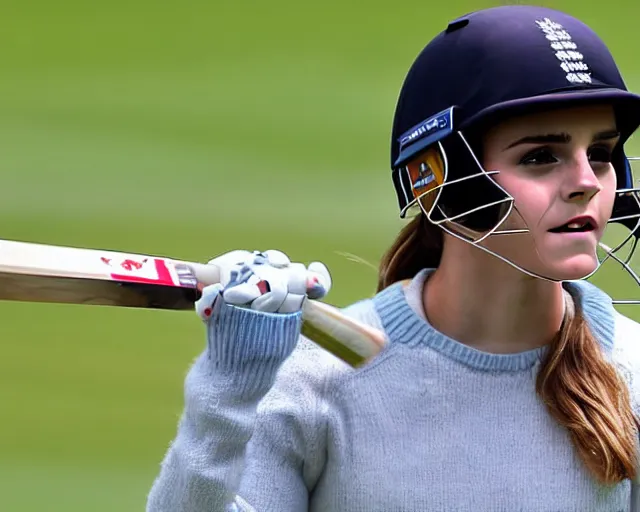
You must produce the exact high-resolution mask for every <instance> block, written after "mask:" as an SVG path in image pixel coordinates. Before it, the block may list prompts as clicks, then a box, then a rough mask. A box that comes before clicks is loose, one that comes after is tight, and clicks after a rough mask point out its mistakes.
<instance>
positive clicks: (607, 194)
mask: <svg viewBox="0 0 640 512" xmlns="http://www.w3.org/2000/svg"><path fill="white" fill-rule="evenodd" d="M600 185H601V186H602V190H601V191H600V194H599V195H600V203H601V207H602V213H603V214H605V215H606V216H607V217H609V216H611V212H612V210H613V203H614V202H615V199H616V189H617V178H616V173H615V171H614V170H613V168H612V169H611V171H610V172H608V173H607V174H606V175H605V176H603V177H602V179H601V180H600Z"/></svg>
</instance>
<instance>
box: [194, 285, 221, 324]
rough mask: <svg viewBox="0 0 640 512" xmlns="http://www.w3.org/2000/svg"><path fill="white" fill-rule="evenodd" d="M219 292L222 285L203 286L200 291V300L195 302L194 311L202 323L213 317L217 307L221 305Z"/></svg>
mask: <svg viewBox="0 0 640 512" xmlns="http://www.w3.org/2000/svg"><path fill="white" fill-rule="evenodd" d="M221 292H222V285H221V284H219V283H218V284H212V285H210V286H205V287H204V288H203V289H202V294H201V295H200V298H199V299H198V300H197V301H196V302H195V310H196V314H197V315H198V316H199V317H200V319H201V320H202V321H203V322H205V323H207V322H208V321H209V320H210V319H211V317H212V316H213V315H214V313H215V311H216V310H217V307H219V306H220V304H221V303H222V300H221V298H220V294H221ZM216 306H217V307H216Z"/></svg>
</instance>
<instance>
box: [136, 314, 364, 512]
mask: <svg viewBox="0 0 640 512" xmlns="http://www.w3.org/2000/svg"><path fill="white" fill-rule="evenodd" d="M369 310H370V308H369V307H367V306H366V305H364V304H361V305H352V306H350V307H349V308H347V309H346V310H343V311H344V312H345V314H348V315H349V316H353V317H360V318H359V319H361V320H362V321H364V322H366V323H371V321H370V320H368V319H367V318H366V315H365V316H364V317H363V315H362V314H358V313H359V312H362V311H365V312H367V313H369ZM212 318H219V321H217V322H215V321H212V322H211V324H210V325H208V327H207V337H208V348H207V350H205V351H204V352H203V353H202V354H201V355H200V356H199V357H198V359H197V360H196V362H195V363H194V364H193V366H192V367H191V369H190V371H189V373H188V375H187V378H186V379H185V405H184V411H183V414H182V417H181V419H180V422H179V425H178V432H177V435H176V437H175V439H174V441H173V442H172V443H171V445H170V447H169V449H168V452H167V453H166V455H165V457H164V460H163V462H162V465H161V469H160V473H159V475H158V476H157V478H156V480H155V482H154V484H153V486H152V488H151V491H150V494H149V496H148V500H147V509H146V510H147V512H204V511H206V512H271V511H275V510H277V511H278V512H305V511H306V510H308V506H309V493H310V489H313V488H314V487H315V484H316V482H317V481H318V479H319V478H320V475H321V473H322V470H323V469H324V465H325V453H326V421H325V418H326V413H327V411H328V410H329V408H330V404H329V397H327V393H326V392H325V389H326V387H327V385H328V382H330V380H331V379H332V377H333V376H336V375H337V374H338V373H342V372H349V371H352V368H351V367H349V366H348V365H347V364H346V363H344V362H342V361H341V360H339V359H338V358H336V357H335V356H333V355H332V354H330V353H329V352H327V351H325V350H324V349H321V348H320V347H318V346H317V345H315V344H314V343H312V342H311V341H309V340H308V339H306V338H305V337H304V336H301V335H300V326H301V317H300V315H299V314H288V315H283V314H265V313H257V312H254V311H251V310H244V309H239V308H232V307H229V306H225V307H224V309H223V310H222V311H220V313H219V314H218V315H217V316H216V315H214V316H213V317H212ZM374 323H375V322H374Z"/></svg>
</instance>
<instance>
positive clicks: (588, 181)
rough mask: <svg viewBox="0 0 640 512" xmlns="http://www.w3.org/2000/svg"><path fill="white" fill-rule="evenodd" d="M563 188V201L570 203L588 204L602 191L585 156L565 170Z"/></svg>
mask: <svg viewBox="0 0 640 512" xmlns="http://www.w3.org/2000/svg"><path fill="white" fill-rule="evenodd" d="M565 176H566V178H567V179H566V180H565V187H564V194H563V195H564V199H565V200H566V201H568V202H571V203H588V202H589V201H591V199H592V198H593V197H594V196H595V195H596V194H597V193H598V192H600V190H602V185H601V184H600V180H599V179H598V176H597V175H596V173H595V172H594V171H593V167H591V163H590V162H589V158H588V157H587V155H582V156H580V157H579V158H577V159H576V160H575V162H574V163H573V165H572V166H571V168H570V169H567V171H566V173H565Z"/></svg>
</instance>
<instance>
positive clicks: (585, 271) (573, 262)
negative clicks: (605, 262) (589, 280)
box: [546, 254, 598, 281]
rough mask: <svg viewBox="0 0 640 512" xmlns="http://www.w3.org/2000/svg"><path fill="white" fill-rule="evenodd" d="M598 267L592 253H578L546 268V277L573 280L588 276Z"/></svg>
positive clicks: (557, 279) (596, 259)
mask: <svg viewBox="0 0 640 512" xmlns="http://www.w3.org/2000/svg"><path fill="white" fill-rule="evenodd" d="M597 269H598V258H597V257H596V256H595V255H594V254H580V255H578V256H574V257H572V258H567V259H565V260H564V261H561V262H558V263H556V264H555V265H553V266H552V267H551V268H549V269H548V273H547V274H546V276H547V277H550V278H551V279H554V280H556V281H575V280H578V279H584V278H585V277H588V276H590V275H591V274H592V273H593V272H595V271H596V270H597Z"/></svg>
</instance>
